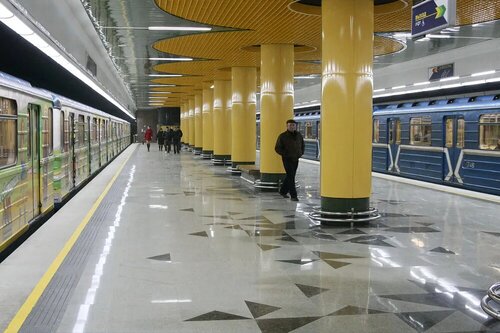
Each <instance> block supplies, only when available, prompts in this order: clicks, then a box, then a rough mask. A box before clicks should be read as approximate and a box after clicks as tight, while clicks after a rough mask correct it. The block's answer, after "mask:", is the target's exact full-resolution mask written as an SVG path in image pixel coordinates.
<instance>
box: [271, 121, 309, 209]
mask: <svg viewBox="0 0 500 333" xmlns="http://www.w3.org/2000/svg"><path fill="white" fill-rule="evenodd" d="M274 150H275V151H276V152H277V153H278V154H280V155H281V159H282V160H283V167H284V168H285V172H286V177H285V179H284V180H283V184H282V185H281V188H280V194H281V195H282V196H283V197H284V198H288V195H287V194H288V193H290V197H291V198H292V199H291V200H292V201H299V199H298V198H297V190H296V189H295V174H296V173H297V167H298V166H299V158H300V157H301V156H302V155H303V154H304V138H303V137H302V134H300V132H298V131H297V122H296V121H295V120H293V119H289V120H287V121H286V131H284V132H283V133H281V134H280V135H279V136H278V140H276V146H275V147H274Z"/></svg>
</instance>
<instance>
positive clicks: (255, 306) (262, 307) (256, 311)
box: [245, 301, 281, 318]
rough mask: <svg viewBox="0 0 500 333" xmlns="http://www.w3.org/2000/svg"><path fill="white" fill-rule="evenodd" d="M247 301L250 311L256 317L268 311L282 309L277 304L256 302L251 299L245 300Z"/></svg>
mask: <svg viewBox="0 0 500 333" xmlns="http://www.w3.org/2000/svg"><path fill="white" fill-rule="evenodd" d="M245 303H246V304H247V307H248V310H250V313H251V314H252V316H253V317H254V318H259V317H262V316H264V315H266V314H268V313H271V312H274V311H276V310H279V309H281V308H279V307H277V306H272V305H267V304H261V303H255V302H250V301H245Z"/></svg>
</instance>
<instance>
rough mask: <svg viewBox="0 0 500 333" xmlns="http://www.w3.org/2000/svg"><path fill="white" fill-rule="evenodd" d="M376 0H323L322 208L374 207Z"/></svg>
mask: <svg viewBox="0 0 500 333" xmlns="http://www.w3.org/2000/svg"><path fill="white" fill-rule="evenodd" d="M373 8H374V4H373V0H349V1H345V0H323V2H322V21H323V46H322V52H323V54H322V72H323V74H322V105H321V142H322V145H321V210H322V211H326V212H349V211H351V210H352V209H354V211H355V212H365V211H368V209H369V199H370V198H369V197H370V191H371V165H372V159H371V154H372V144H371V138H372V92H373V70H372V67H373V20H374V18H373Z"/></svg>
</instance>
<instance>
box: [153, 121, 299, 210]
mask: <svg viewBox="0 0 500 333" xmlns="http://www.w3.org/2000/svg"><path fill="white" fill-rule="evenodd" d="M286 127H287V128H286V131H284V132H283V133H281V134H280V135H279V136H278V139H277V141H276V145H275V147H274V150H275V151H276V153H278V154H279V155H281V159H282V161H283V167H284V168H285V172H286V176H285V179H284V180H283V183H282V185H281V187H280V189H279V192H280V194H281V195H282V196H283V197H284V198H289V196H288V194H290V198H291V199H290V200H292V201H299V199H298V198H297V189H296V188H295V174H296V173H297V168H298V166H299V158H300V157H301V156H302V155H304V149H305V146H304V138H303V137H302V134H300V132H299V131H297V122H296V121H295V120H293V119H289V120H287V122H286ZM156 137H157V139H158V146H159V148H158V149H159V150H160V151H161V150H162V149H163V145H165V151H166V152H167V153H170V146H171V145H172V144H173V145H174V154H177V153H180V146H181V138H182V131H181V130H180V129H179V128H178V127H176V128H175V130H173V129H172V128H170V129H168V130H166V131H162V129H161V128H160V130H159V131H158V133H157V135H156ZM152 139H153V130H152V129H151V127H149V126H148V128H147V129H146V132H145V133H144V140H145V141H146V144H147V147H148V151H149V147H150V142H151V140H152Z"/></svg>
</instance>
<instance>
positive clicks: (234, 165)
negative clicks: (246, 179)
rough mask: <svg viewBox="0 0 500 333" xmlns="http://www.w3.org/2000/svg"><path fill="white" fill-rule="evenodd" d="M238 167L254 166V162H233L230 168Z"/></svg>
mask: <svg viewBox="0 0 500 333" xmlns="http://www.w3.org/2000/svg"><path fill="white" fill-rule="evenodd" d="M238 165H255V161H254V162H235V161H232V162H231V166H232V167H233V168H236V167H237V166H238Z"/></svg>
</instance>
